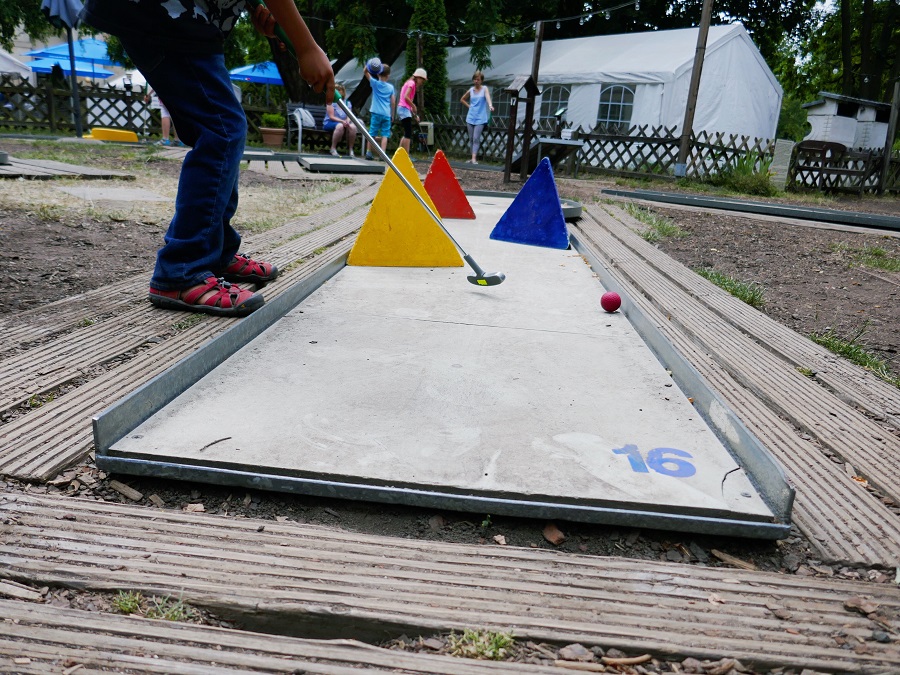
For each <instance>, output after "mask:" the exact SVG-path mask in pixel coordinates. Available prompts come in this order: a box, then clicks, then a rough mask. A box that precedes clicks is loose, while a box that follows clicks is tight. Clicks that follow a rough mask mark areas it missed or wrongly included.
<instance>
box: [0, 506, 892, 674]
mask: <svg viewBox="0 0 900 675" xmlns="http://www.w3.org/2000/svg"><path fill="white" fill-rule="evenodd" d="M61 513H65V518H61V517H60V514H61ZM0 523H4V524H2V525H0V532H2V536H0V577H4V578H11V579H14V580H16V581H19V582H23V583H30V584H33V585H35V586H37V587H40V586H43V585H51V586H55V585H62V586H69V587H76V588H79V589H86V590H93V591H106V592H116V591H119V590H131V591H140V592H141V593H143V594H145V595H146V594H156V595H162V596H165V595H171V596H173V597H178V598H180V599H183V600H184V601H185V602H187V603H189V604H192V605H194V606H197V607H201V608H203V609H207V610H209V611H212V612H213V613H215V614H217V615H218V616H220V617H222V618H226V619H231V620H234V621H237V622H239V623H240V624H241V625H242V626H244V627H245V628H247V629H248V630H259V631H264V632H274V633H286V632H290V633H291V634H294V635H303V636H304V637H312V638H354V639H361V640H367V641H380V640H383V639H387V638H392V637H396V636H398V635H400V634H401V633H405V634H407V635H426V636H427V635H430V634H432V633H435V632H443V631H447V632H449V631H451V630H457V631H458V630H461V629H464V628H472V627H477V628H483V629H488V630H495V631H512V632H513V634H514V635H516V636H517V637H519V638H520V639H525V640H535V641H549V642H555V643H563V644H565V643H572V642H581V643H582V644H586V645H594V644H596V645H601V646H604V647H607V648H608V647H617V648H619V649H622V650H625V651H628V652H631V653H644V652H651V653H653V654H654V655H657V656H663V657H664V656H671V657H673V658H676V659H682V658H684V657H687V656H693V657H695V658H709V659H718V658H724V657H733V658H738V659H740V660H741V661H742V662H743V663H745V664H748V665H749V664H752V665H754V666H756V667H777V666H786V667H792V668H796V669H798V670H800V669H803V668H811V669H814V670H825V671H834V670H837V671H841V672H873V673H874V672H897V671H898V670H900V643H898V642H896V641H894V642H891V643H888V644H882V643H878V642H873V641H871V640H870V638H871V636H872V631H873V630H885V628H883V627H879V624H878V623H877V622H876V621H875V620H873V619H871V618H868V617H867V616H864V615H863V614H861V613H859V612H856V611H853V610H852V609H849V608H847V607H845V602H846V601H847V600H848V599H850V598H853V597H857V596H866V597H868V598H873V597H874V601H875V602H877V603H878V604H879V608H878V610H876V612H875V614H878V615H879V616H883V617H884V619H883V620H884V621H885V622H886V623H885V626H886V629H887V630H889V631H897V630H898V629H900V623H898V622H897V619H896V618H895V617H896V615H897V612H898V611H900V589H898V588H897V587H895V586H893V585H887V584H881V585H872V584H866V583H862V582H850V581H840V580H836V579H826V580H823V579H814V578H809V577H800V576H793V575H783V574H775V573H765V572H750V571H744V570H738V569H725V568H719V569H716V568H709V567H699V566H692V565H684V564H675V563H662V562H652V561H635V560H630V559H624V558H614V557H593V556H579V555H573V554H560V553H555V552H553V551H547V550H540V549H525V548H513V547H506V546H496V545H483V546H465V545H460V544H446V543H440V542H431V541H416V540H411V539H397V538H389V537H379V536H373V535H364V534H356V533H352V532H343V531H339V530H333V529H329V528H323V527H315V526H310V525H303V524H299V523H293V522H284V523H273V522H272V521H258V520H253V519H243V518H240V519H237V518H222V517H217V516H210V515H206V514H188V513H179V512H173V511H169V510H161V509H151V508H147V507H140V506H128V505H115V504H110V503H101V502H95V501H89V500H80V499H51V498H42V497H33V496H27V495H17V496H10V495H8V496H6V497H0ZM836 635H837V636H840V637H841V639H840V640H837V639H836V638H835V636H836ZM842 644H849V645H850V648H849V649H845V648H842Z"/></svg>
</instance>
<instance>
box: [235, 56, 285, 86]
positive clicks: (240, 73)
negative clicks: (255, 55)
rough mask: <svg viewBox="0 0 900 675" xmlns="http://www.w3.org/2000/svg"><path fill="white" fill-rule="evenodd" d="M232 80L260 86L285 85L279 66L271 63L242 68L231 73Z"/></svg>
mask: <svg viewBox="0 0 900 675" xmlns="http://www.w3.org/2000/svg"><path fill="white" fill-rule="evenodd" d="M229 73H230V74H231V79H232V80H237V81H240V82H256V83H258V84H284V82H282V81H281V75H280V74H279V73H278V66H276V65H275V64H274V63H272V62H271V61H263V62H262V63H256V64H253V65H251V66H241V67H240V68H235V69H234V70H231V71H229Z"/></svg>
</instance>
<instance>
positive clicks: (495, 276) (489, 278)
mask: <svg viewBox="0 0 900 675" xmlns="http://www.w3.org/2000/svg"><path fill="white" fill-rule="evenodd" d="M249 1H250V4H251V5H253V6H257V5H263V6H265V4H266V3H265V0H249ZM275 35H276V36H277V37H278V39H279V40H281V41H282V42H283V43H284V44H285V46H286V47H287V48H288V51H289V52H290V53H291V54H293V55H294V58H295V59H296V58H297V52H296V50H295V49H294V45H292V44H291V41H290V40H289V39H288V36H287V33H285V32H284V29H283V28H282V27H281V26H279V25H278V24H275ZM334 101H335V103H337V104H338V107H339V108H340V109H341V110H343V111H344V113H345V114H346V115H347V119H349V120H350V121H351V122H353V124H354V125H355V126H356V128H357V129H359V131H360V133H361V134H362V135H363V137H364V138H365V139H366V142H367V143H368V144H369V145H370V146H371V147H372V148H373V149H374V150H375V152H376V153H377V154H378V156H379V157H381V159H383V160H384V162H385V163H386V164H387V165H388V166H389V167H391V170H392V171H393V172H394V173H395V174H396V175H397V178H399V179H400V182H401V183H403V184H404V185H405V186H406V188H407V189H408V190H409V191H410V192H411V193H412V196H413V197H415V198H416V201H418V202H419V204H421V205H422V206H424V207H425V210H426V211H428V215H430V216H431V218H432V219H433V220H434V222H435V223H437V225H438V227H440V228H441V230H443V232H444V234H446V235H447V236H448V237H449V238H450V241H452V242H453V245H454V246H456V248H457V249H459V252H460V253H462V257H463V260H465V261H466V263H468V265H469V267H471V268H472V271H473V272H475V274H474V275H471V276H468V277H466V279H468V280H469V283H472V284H475V285H476V286H497V285H498V284H502V283H503V281H504V280H505V279H506V275H505V274H504V273H503V272H490V273H485V271H484V270H483V269H481V267H480V266H479V264H478V263H477V262H475V260H474V259H473V258H472V256H470V255H469V254H468V253H466V251H465V249H464V248H463V247H462V246H460V244H459V242H458V241H456V239H454V237H453V235H452V234H450V232H448V231H447V228H446V227H444V223H442V222H441V219H440V217H439V216H438V215H437V214H436V213H435V212H434V210H433V209H432V208H431V207H430V206H429V205H428V202H426V201H425V200H424V199H422V195H420V194H419V193H418V192H417V191H416V189H415V188H414V187H413V186H412V184H411V183H410V182H409V181H408V180H407V179H406V176H404V175H403V174H402V173H400V170H399V169H398V168H397V166H396V165H395V164H394V162H392V161H391V158H390V157H388V156H387V153H386V152H385V151H384V150H382V149H381V146H380V145H379V144H378V143H376V142H375V139H374V138H372V136H371V135H370V134H369V130H368V129H366V127H365V126H364V125H363V123H362V122H360V121H359V119H357V117H356V115H354V114H353V113H352V112H351V110H350V108H348V107H347V104H346V103H344V101H343V100H341V95H340V94H339V93H338V92H334Z"/></svg>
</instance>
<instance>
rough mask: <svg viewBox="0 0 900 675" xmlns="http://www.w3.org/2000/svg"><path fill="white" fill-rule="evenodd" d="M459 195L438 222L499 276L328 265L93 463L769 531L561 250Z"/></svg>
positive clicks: (406, 499) (737, 474)
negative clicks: (488, 279)
mask: <svg viewBox="0 0 900 675" xmlns="http://www.w3.org/2000/svg"><path fill="white" fill-rule="evenodd" d="M472 201H473V207H474V208H475V211H476V214H477V216H478V218H477V220H476V221H451V220H448V221H446V225H447V226H448V228H449V229H450V230H451V231H452V232H453V234H454V236H456V237H457V238H458V239H459V241H460V243H461V244H462V245H463V246H464V247H466V249H467V250H468V252H469V253H471V254H472V255H473V257H474V258H475V259H476V260H477V261H478V262H479V264H481V265H482V267H484V268H485V270H487V271H489V272H493V271H503V272H505V273H506V275H507V281H506V282H505V283H503V284H502V285H500V286H496V287H492V288H480V287H477V286H473V285H471V284H469V283H467V282H466V280H465V276H466V275H467V274H470V273H471V272H470V270H468V268H439V269H423V268H403V267H397V268H376V267H346V268H344V269H342V270H341V271H340V272H339V273H338V274H337V275H336V276H335V277H333V278H332V279H331V280H330V281H328V282H327V283H325V284H324V285H323V286H322V287H321V288H319V289H318V290H317V291H315V292H314V293H313V294H312V295H311V296H310V297H309V298H307V299H306V300H305V301H304V302H302V303H301V304H300V305H298V306H297V307H296V308H295V309H293V310H292V311H290V312H289V313H288V314H287V315H286V316H284V317H283V318H282V319H281V320H280V321H278V322H277V323H276V324H275V325H274V326H272V327H271V328H269V329H268V330H267V331H266V332H264V333H263V334H262V335H261V336H260V337H258V338H256V339H255V340H253V341H252V342H250V343H249V344H247V345H246V346H244V347H243V348H242V349H241V350H240V351H239V352H237V354H235V355H234V356H232V357H231V358H229V359H227V360H226V361H225V362H224V363H223V364H221V365H219V366H218V367H217V368H216V369H215V370H213V371H212V372H211V373H210V374H209V375H207V376H206V377H204V378H203V379H201V380H200V381H199V382H198V383H197V384H196V385H194V386H193V387H191V388H189V389H188V390H187V391H185V392H184V393H183V394H181V395H180V396H179V397H178V398H176V399H175V400H174V401H173V402H172V403H171V404H169V405H168V406H166V407H164V408H163V409H162V410H160V411H159V412H158V413H156V414H155V415H153V416H152V417H150V418H149V419H148V420H147V421H146V422H144V423H143V424H141V425H140V426H139V427H138V428H136V429H135V430H134V431H132V432H131V433H128V434H127V435H126V436H125V437H124V438H122V439H120V440H119V441H118V442H116V443H114V444H113V445H112V447H111V448H110V449H109V452H108V455H109V456H110V457H115V458H124V459H127V460H136V461H138V463H141V464H149V465H150V466H158V467H161V468H160V472H161V473H162V474H164V475H169V476H172V475H174V476H176V477H178V476H181V477H189V478H192V479H197V478H199V479H200V480H209V481H210V482H225V483H241V482H242V479H238V478H235V476H236V475H238V474H239V475H240V476H244V479H243V482H244V483H246V484H248V485H253V486H257V487H273V488H276V489H290V490H295V491H298V492H312V493H314V494H332V495H336V496H349V497H355V498H360V497H361V498H371V499H380V500H383V501H391V502H398V503H410V504H422V505H431V506H446V507H448V508H460V509H464V510H476V511H481V512H484V513H488V512H490V513H495V514H499V513H503V512H507V513H513V514H515V515H524V516H529V515H531V516H546V515H548V514H553V513H557V514H562V515H563V516H567V517H571V518H572V519H582V520H591V521H599V522H635V523H638V522H640V521H639V520H634V519H631V520H629V518H628V517H627V516H621V515H615V516H611V515H610V514H609V510H610V509H612V510H615V511H623V510H624V511H625V512H628V511H631V510H635V511H641V512H650V513H653V514H662V518H663V520H662V521H659V522H657V521H654V523H655V524H656V525H657V526H659V525H660V524H661V523H665V522H666V521H665V518H666V517H667V516H666V514H675V516H676V520H679V519H681V518H686V519H688V520H692V519H697V520H699V521H701V522H705V519H706V518H714V519H715V518H718V519H725V520H737V521H746V522H756V523H771V522H772V519H773V513H772V511H771V510H770V508H769V507H768V506H767V505H766V504H765V503H764V501H763V500H762V499H761V498H760V496H759V495H758V494H757V492H756V490H755V489H754V488H753V486H752V484H751V482H750V480H749V479H748V477H747V476H746V475H745V473H744V471H743V470H741V469H740V468H739V467H738V466H737V464H736V463H735V460H734V459H733V458H732V456H731V454H729V452H728V450H726V449H725V447H724V446H723V445H722V443H721V442H720V440H719V439H718V438H717V437H716V435H715V434H714V433H713V432H712V431H711V430H710V428H709V427H708V426H707V424H706V423H705V422H704V421H703V419H702V418H701V416H700V415H699V414H698V413H697V411H696V410H695V409H694V407H693V406H692V404H691V402H690V401H689V400H688V398H687V396H686V395H685V394H684V393H683V392H682V391H681V390H680V389H679V388H678V387H677V386H675V385H674V384H673V381H672V378H671V377H670V375H669V373H668V372H667V371H666V369H665V367H664V366H663V365H661V364H660V362H659V361H658V360H657V359H656V357H655V356H654V355H653V354H652V353H651V352H650V350H649V349H648V348H647V347H646V345H645V344H644V342H643V340H642V339H641V337H640V336H639V335H638V334H637V333H636V332H635V330H634V328H633V327H632V326H631V324H630V323H629V321H628V319H627V318H626V317H625V316H624V315H623V314H622V313H616V314H607V313H605V312H604V311H602V309H601V308H600V302H599V301H600V296H601V295H602V293H603V291H604V289H603V287H602V286H601V285H600V283H599V282H598V280H597V278H596V277H595V275H594V274H593V273H592V271H591V269H590V268H589V267H588V265H587V264H586V263H585V261H584V260H583V259H582V258H581V256H580V255H579V254H578V253H577V252H576V251H574V250H568V251H560V250H554V249H545V248H536V247H530V246H522V245H516V244H509V243H504V242H497V241H491V240H490V239H489V238H488V235H489V233H490V230H491V228H492V227H493V225H494V223H496V221H497V220H498V219H499V217H500V215H501V214H502V213H503V212H504V210H505V209H506V207H507V206H508V204H509V201H507V200H503V199H492V198H489V197H479V198H475V199H473V200H472ZM626 302H627V299H626ZM98 462H99V463H100V464H101V465H102V464H103V458H101V457H99V456H98ZM116 466H117V468H118V469H121V468H122V467H121V466H118V465H116ZM182 471H185V472H186V473H184V474H182V473H180V472H182ZM141 472H142V473H150V471H146V470H143V471H141ZM285 481H286V482H287V484H286V482H285ZM323 486H324V487H323ZM358 488H362V491H360V490H359V489H358ZM548 504H549V505H555V506H554V508H556V509H557V510H556V511H554V508H550V509H549V510H548V509H547V508H545V507H546V506H547V505H548ZM687 529H697V530H699V531H706V526H705V525H700V526H697V527H693V526H690V525H689V526H688V527H687ZM713 529H715V528H713Z"/></svg>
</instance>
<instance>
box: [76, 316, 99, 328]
mask: <svg viewBox="0 0 900 675" xmlns="http://www.w3.org/2000/svg"><path fill="white" fill-rule="evenodd" d="M95 323H97V322H96V321H94V320H93V319H91V318H85V319H82V320H81V321H79V322H78V325H79V326H80V327H81V328H87V327H88V326H93V325H94V324H95Z"/></svg>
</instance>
